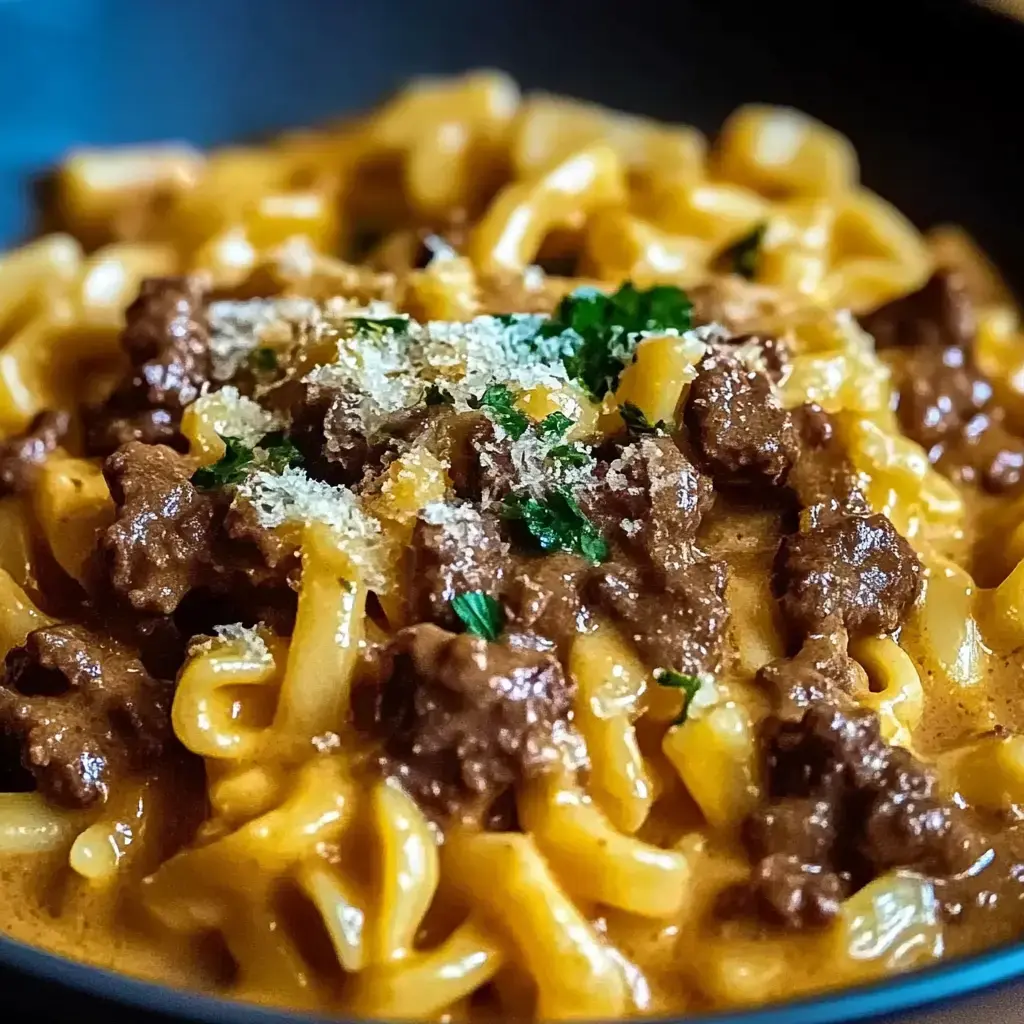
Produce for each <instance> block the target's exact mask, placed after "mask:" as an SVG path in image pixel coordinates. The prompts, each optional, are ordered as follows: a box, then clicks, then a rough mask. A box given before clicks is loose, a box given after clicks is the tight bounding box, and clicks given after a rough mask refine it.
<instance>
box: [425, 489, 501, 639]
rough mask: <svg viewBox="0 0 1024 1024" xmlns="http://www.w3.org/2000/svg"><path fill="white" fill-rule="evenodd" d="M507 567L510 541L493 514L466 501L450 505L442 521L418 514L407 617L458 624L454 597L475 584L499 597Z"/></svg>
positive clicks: (445, 624) (496, 597)
mask: <svg viewBox="0 0 1024 1024" xmlns="http://www.w3.org/2000/svg"><path fill="white" fill-rule="evenodd" d="M507 567H508V545H507V544H506V543H505V542H504V541H502V539H501V534H500V532H499V531H498V524H497V522H496V521H495V520H494V519H492V518H491V517H489V516H481V515H480V514H479V513H477V512H476V511H475V510H474V509H473V508H472V507H471V506H468V505H464V506H461V507H460V508H459V509H456V510H454V511H453V512H452V513H451V514H450V517H449V521H448V522H445V523H437V524H434V523H430V522H427V521H426V520H424V519H423V518H422V517H421V518H420V519H419V520H418V522H417V523H416V527H415V529H414V530H413V535H412V543H411V544H410V546H409V555H408V562H407V568H408V583H407V593H408V594H409V619H408V621H410V622H436V623H437V624H438V625H440V626H444V627H446V628H447V629H458V628H460V622H459V618H458V616H457V615H456V614H455V613H454V612H453V611H452V606H451V602H452V598H454V597H455V596H456V594H460V593H465V592H466V591H471V590H479V591H483V593H485V594H487V595H489V596H490V597H493V598H494V599H495V600H499V599H500V597H501V590H502V586H503V584H504V582H505V574H506V570H507Z"/></svg>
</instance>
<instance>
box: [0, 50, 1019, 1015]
mask: <svg viewBox="0 0 1024 1024" xmlns="http://www.w3.org/2000/svg"><path fill="white" fill-rule="evenodd" d="M49 212H50V214H51V216H50V217H49V218H48V221H47V222H48V223H54V224H55V225H56V226H57V228H58V230H56V231H54V232H53V233H51V234H48V235H45V236H43V237H41V238H38V239H36V240H34V241H32V242H30V243H28V244H27V245H25V246H23V247H22V248H20V249H17V250H15V251H13V252H10V253H6V254H3V255H0V653H2V654H3V655H4V657H5V667H4V674H3V677H2V679H0V735H2V738H3V740H4V743H3V744H0V748H2V749H0V754H2V755H3V759H4V760H3V763H2V764H0V769H2V770H3V774H4V777H8V772H9V777H10V778H11V779H17V780H19V784H20V781H22V780H24V779H28V780H30V783H31V784H33V785H35V786H36V787H37V791H36V792H24V793H22V792H17V793H15V792H11V793H0V893H3V894H4V896H5V898H12V899H17V900H19V901H21V903H20V904H19V906H18V913H17V914H12V915H9V917H10V918H11V920H10V921H5V922H3V927H4V929H5V930H7V931H9V932H10V933H11V934H12V935H14V936H15V937H16V938H22V939H28V940H30V941H40V942H42V943H44V944H46V945H47V946H48V947H50V948H52V949H53V950H55V951H57V952H59V953H63V954H69V955H75V956H79V957H81V958H83V959H86V960H88V961H90V962H96V963H100V964H103V965H104V966H112V967H115V968H117V969H122V970H126V971H130V972H131V973H136V974H141V975H144V976H147V977H152V976H159V977H162V978H164V979H165V980H168V979H169V980H177V979H178V978H179V976H180V977H183V978H185V979H190V980H195V982H196V983H197V984H201V985H203V986H206V987H209V988H214V989H215V990H216V991H217V993H218V994H223V995H226V996H229V997H235V998H242V999H249V1000H254V1001H257V1002H260V1003H263V1004H270V1005H273V1006H282V1007H289V1008H298V1009H303V1010H309V1011H310V1012H312V1013H315V1014H321V1015H334V1016H337V1015H341V1016H347V1017H366V1018H372V1019H384V1020H387V1019H402V1020H446V1021H456V1020H466V1021H480V1020H498V1019H545V1020H563V1019H589V1020H594V1019H602V1020H614V1019H618V1018H623V1017H626V1016H636V1015H650V1014H664V1015H671V1016H673V1017H678V1016H679V1015H680V1014H683V1015H685V1014H687V1013H704V1012H705V1011H708V1012H717V1011H720V1010H725V1011H727V1010H729V1009H730V1008H742V1007H750V1006H755V1005H761V1004H763V1003H766V1002H770V1001H781V1000H787V999H792V998H796V997H804V996H809V995H811V994H814V993H817V992H820V991H822V990H823V989H827V988H834V987H837V986H844V985H855V984H859V983H863V982H867V981H875V980H879V979H882V978H885V977H889V976H892V975H896V974H899V973H901V972H904V971H908V970H913V969H916V968H918V967H922V966H925V965H927V964H930V963H933V962H934V961H936V960H938V959H940V958H941V957H943V956H946V955H958V954H960V953H962V952H968V951H972V950H975V949H978V948H982V947H984V946H986V945H993V944H995V943H996V942H1002V941H1010V940H1012V939H1013V938H1015V937H1018V936H1019V935H1020V934H1021V928H1022V920H1021V914H1020V911H1019V909H1016V903H1017V902H1018V901H1016V900H1015V899H1012V898H1008V897H1007V896H1006V892H1007V891H1011V892H1012V891H1015V889H1014V886H1015V884H1016V883H1015V880H1014V878H1015V875H1014V872H1015V871H1019V868H1015V865H1016V863H1017V861H1016V859H1015V854H1014V847H1013V844H1012V843H1011V842H1010V841H1009V839H1008V838H1007V835H1008V833H1007V828H1006V822H1007V821H1009V820H1010V819H1012V818H1014V817H1016V816H1019V814H1020V813H1021V809H1022V808H1024V711H1022V710H1021V707H1020V700H1019V680H1020V678H1021V672H1022V671H1024V654H1022V651H1024V497H1022V496H1021V489H1020V488H1021V484H1020V481H1019V480H1018V479H1017V476H1019V475H1020V472H1021V466H1024V402H1022V396H1024V332H1022V329H1021V320H1020V314H1019V310H1018V309H1017V308H1016V306H1015V304H1014V300H1013V298H1012V292H1011V289H1010V287H1009V286H1008V284H1007V283H1006V282H1005V281H1003V279H1002V278H1001V277H1000V276H999V273H998V271H997V270H996V269H995V268H994V267H993V266H992V265H991V264H990V263H989V262H988V260H987V258H986V257H985V256H984V255H983V254H982V253H981V251H980V250H979V249H978V247H977V246H976V245H975V244H974V243H973V242H972V241H971V240H970V238H969V236H967V235H966V234H965V233H964V232H962V231H961V229H958V228H951V227H948V226H947V227H942V228H939V229H936V230H934V231H931V232H929V233H928V234H927V235H924V234H922V233H921V232H920V231H919V230H918V228H917V227H915V226H914V225H913V224H912V223H911V222H910V221H909V220H908V219H907V218H906V217H904V215H903V214H902V213H900V212H899V211H898V210H896V209H895V208H894V207H893V206H891V205H890V204H889V203H888V202H887V201H886V200H885V199H884V198H883V197H881V196H879V195H876V194H875V193H874V192H871V191H869V190H868V189H866V188H865V187H864V186H863V184H862V183H861V181H860V170H859V165H858V159H857V155H856V153H855V151H854V149H853V147H852V145H851V143H850V142H849V140H848V139H846V138H845V137H844V136H843V135H841V134H840V133H839V132H838V131H836V130H834V129H833V128H831V127H829V126H827V125H824V124H822V123H820V122H818V121H816V120H815V119H813V118H811V117H808V116H806V115H804V114H801V113H800V112H798V111H794V110H791V109H789V108H782V107H771V106H764V105H749V106H745V107H742V108H740V109H739V110H738V111H736V112H735V113H734V114H733V115H732V116H731V117H730V118H728V120H727V121H726V122H725V124H724V126H723V127H722V129H721V131H720V132H719V133H718V135H717V136H716V137H715V138H712V139H710V140H708V139H706V138H705V137H704V135H703V134H702V132H700V131H698V130H697V129H696V128H692V127H690V126H688V125H685V124H679V125H666V124H661V123H657V122H654V121H652V120H650V119H648V118H645V117H640V116H635V115H627V114H620V113H617V112H615V111H611V110H607V109H605V108H603V107H599V106H596V105H593V104H589V103H584V102H582V101H577V100H571V99H564V98H561V97H554V96H550V95H547V94H532V95H531V94H527V95H525V96H524V95H521V94H520V90H519V87H518V86H517V85H516V83H515V82H514V81H512V80H511V79H510V78H509V77H508V76H507V75H505V74H504V73H502V72H499V71H490V70H482V71H471V72H468V73H466V74H464V75H461V76H457V77H453V78H428V79H423V80H420V81H417V82H414V83H412V84H411V85H410V86H409V87H407V88H406V89H404V90H403V91H401V92H400V93H398V94H397V95H396V96H394V97H393V98H392V99H391V100H389V101H387V102H386V103H385V104H384V105H383V106H382V107H381V108H380V109H379V110H377V111H376V112H375V113H372V114H370V115H367V116H365V117H358V118H354V119H350V120H346V121H343V122H336V123H332V124H328V125H325V126H322V127H317V128H311V129H303V130H302V131H296V132H291V133H287V134H285V135H283V136H281V137H280V138H278V139H274V140H270V141H268V142H265V143H262V144H252V145H235V146H227V147H223V148H220V149H216V150H214V151H212V152H210V153H208V154H203V153H199V152H197V151H195V150H193V149H192V148H191V147H189V146H187V145H166V146H150V145H146V146H128V147H122V148H119V149H113V150H109V151H108V150H92V149H84V150H81V151H79V152H76V153H73V154H72V155H71V156H70V157H69V158H68V159H67V160H66V161H65V163H64V165H63V166H62V168H61V169H60V170H59V172H58V176H57V196H56V208H55V209H54V210H52V211H49ZM180 275H186V276H187V277H188V280H187V281H185V282H182V281H179V280H175V278H177V277H179V276H180ZM168 279H170V280H168ZM144 282H147V283H145V285H144V284H143V283H144ZM132 303H136V305H135V306H134V307H132V314H131V317H129V318H127V319H126V310H127V309H128V308H129V307H130V306H132ZM890 303H893V305H889V304H890ZM129 322H130V323H129ZM708 356H713V357H714V358H705V357H708ZM54 413H60V414H61V415H60V416H57V417H54V416H52V415H43V414H54ZM65 424H67V429H66V430H65ZM128 444H130V445H132V447H130V448H125V447H124V446H125V445H128ZM154 445H162V446H163V447H162V448H155V447H154ZM118 449H120V451H119V453H118V454H113V453H115V452H118ZM652 518H656V522H655V523H654V526H655V527H656V528H654V529H652V528H651V526H652V522H651V520H652ZM8 762H9V763H8ZM943 829H946V831H943ZM1011 831H1012V830H1011ZM961 836H969V837H970V838H971V840H972V841H971V842H965V843H959V842H958V840H959V837H961ZM954 840H956V841H954ZM975 850H981V851H985V852H984V853H983V854H982V855H981V858H980V859H978V860H976V861H975V862H974V863H973V864H972V863H967V862H965V863H960V861H959V860H958V859H957V858H958V857H967V855H968V854H970V853H972V851H975ZM968 859H969V858H968ZM951 880H952V881H951ZM1001 886H1005V887H1007V888H1001ZM944 887H948V888H944ZM961 889H963V891H964V892H965V893H967V895H966V896H964V897H963V899H961ZM44 891H45V892H47V893H51V894H58V893H59V894H61V895H60V896H59V898H58V897H57V896H47V897H46V898H45V899H44V898H43V897H42V896H39V897H38V900H37V902H38V904H39V905H38V906H36V905H35V904H32V905H29V902H28V901H29V897H30V894H32V893H43V892H44ZM27 894H29V895H27ZM983 894H994V895H993V897H992V898H989V896H988V895H983ZM947 897H948V898H949V899H950V900H951V901H952V900H956V901H959V902H961V903H962V915H961V916H962V917H963V918H964V920H963V921H961V922H960V923H959V924H958V926H957V927H956V928H953V927H951V926H948V927H947V926H946V924H945V923H944V918H943V915H941V914H940V913H939V903H940V898H942V899H946V898H947ZM58 903H59V904H60V905H59V906H58V905H57V904H58ZM83 907H86V908H90V909H88V910H87V911H85V912H84V913H85V915H86V916H87V917H88V920H89V924H90V928H88V929H85V930H83V929H81V928H77V929H76V928H75V927H73V918H74V916H75V915H78V916H79V917H82V916H83V911H82V909H81V908H83ZM93 911H95V915H96V916H95V920H94V919H93V917H92V916H91V915H92V913H93ZM140 911H141V912H142V914H140ZM123 914H130V915H131V917H132V920H134V919H135V918H136V917H140V916H142V917H144V918H145V921H144V923H145V924H146V927H145V928H138V929H133V931H132V935H131V938H130V941H129V939H128V938H126V937H125V935H126V934H127V933H124V934H122V932H120V931H118V929H119V928H120V927H121V926H120V924H117V923H115V922H118V921H120V920H121V919H122V918H121V915H123ZM136 932H137V934H136ZM86 933H88V934H86ZM211 936H213V937H215V942H213V943H211V942H210V941H209V940H210V937H211ZM218 944H219V946H222V947H223V949H222V950H219V951H218V952H217V953H216V954H211V953H210V950H211V949H212V948H214V946H216V945H218ZM154 964H156V965H157V966H154ZM179 964H180V965H181V966H180V967H179V966H172V965H179ZM780 1012H781V1013H783V1015H784V1014H785V1012H786V1011H785V1010H782V1011H780Z"/></svg>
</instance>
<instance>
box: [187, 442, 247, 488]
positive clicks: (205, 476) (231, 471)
mask: <svg viewBox="0 0 1024 1024" xmlns="http://www.w3.org/2000/svg"><path fill="white" fill-rule="evenodd" d="M221 440H222V441H223V442H224V454H223V455H222V456H221V458H220V459H219V460H218V461H217V462H215V463H213V465H212V466H202V467H200V468H199V469H197V470H196V471H195V472H194V473H193V474H192V483H193V484H195V486H196V487H198V488H199V490H201V491H212V490H214V489H216V488H218V487H227V486H229V485H230V484H238V483H241V482H242V481H243V480H244V479H245V477H246V474H247V473H248V472H249V467H250V466H251V465H252V461H253V452H252V449H251V448H248V447H246V445H245V444H243V443H242V442H241V441H240V440H239V439H238V438H237V437H222V438H221Z"/></svg>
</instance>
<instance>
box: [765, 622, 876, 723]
mask: <svg viewBox="0 0 1024 1024" xmlns="http://www.w3.org/2000/svg"><path fill="white" fill-rule="evenodd" d="M846 643H847V638H846V634H845V633H843V632H841V631H840V632H839V633H838V635H836V634H829V635H828V636H812V637H808V639H806V640H805V641H804V643H803V646H802V647H801V648H800V650H799V651H798V652H797V653H796V654H795V655H794V656H793V657H792V658H780V659H779V660H777V661H772V662H769V663H768V664H767V665H765V666H764V667H763V668H762V669H761V671H760V672H758V674H757V677H758V680H759V681H760V682H762V683H764V684H765V686H766V687H767V689H768V692H769V693H771V694H772V696H773V697H774V699H775V704H776V707H777V709H778V714H779V716H780V717H781V718H787V719H790V718H799V717H800V716H801V715H802V714H803V713H804V711H805V710H806V709H807V708H808V707H809V706H810V705H811V704H813V703H815V702H818V701H822V700H830V699H832V698H833V697H834V696H835V695H836V694H837V693H853V692H854V690H855V689H856V688H857V685H858V683H860V681H861V678H860V675H859V674H858V666H857V663H856V662H855V661H854V660H853V659H852V658H851V657H850V656H849V655H848V654H847V653H846Z"/></svg>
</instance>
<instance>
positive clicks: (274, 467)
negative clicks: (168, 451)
mask: <svg viewBox="0 0 1024 1024" xmlns="http://www.w3.org/2000/svg"><path fill="white" fill-rule="evenodd" d="M221 440H222V441H223V442H224V454H223V455H222V456H221V458H220V459H219V460H218V461H217V462H215V463H213V465H212V466H202V467H200V468H199V469H197V470H196V471H195V472H194V473H193V474H192V483H193V484H194V485H195V486H196V487H197V488H199V490H201V491H212V490H216V489H217V488H218V487H230V486H232V485H233V484H240V483H241V482H242V481H243V480H244V479H245V478H246V476H248V474H249V472H250V470H252V469H254V468H261V469H267V470H269V471H270V472H271V473H281V472H283V471H284V470H285V469H287V467H288V466H296V465H298V464H299V463H301V462H302V452H300V451H299V449H298V448H296V447H295V445H294V444H292V442H291V441H289V440H288V438H286V437H285V436H284V433H283V432H282V431H280V430H278V431H275V432H273V433H271V434H266V435H265V436H264V437H263V438H261V439H260V441H259V442H258V443H257V444H256V445H255V446H254V447H253V448H250V447H248V446H247V445H246V444H245V443H244V442H243V441H240V440H239V439H238V438H237V437H222V438H221Z"/></svg>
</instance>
